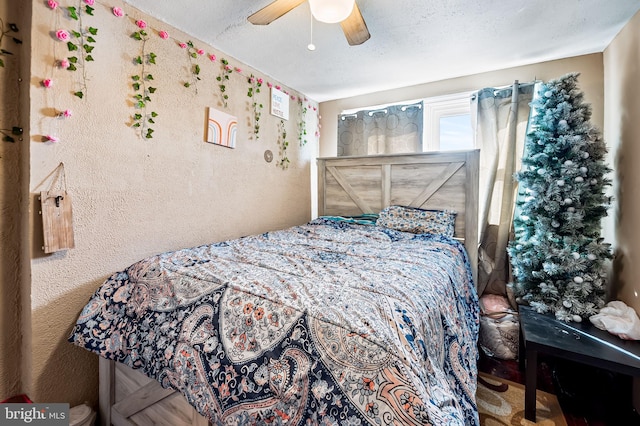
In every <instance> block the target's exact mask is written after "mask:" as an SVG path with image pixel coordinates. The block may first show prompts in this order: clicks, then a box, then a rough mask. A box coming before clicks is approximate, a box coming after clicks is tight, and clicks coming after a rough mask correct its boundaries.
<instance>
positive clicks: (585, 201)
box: [508, 74, 611, 322]
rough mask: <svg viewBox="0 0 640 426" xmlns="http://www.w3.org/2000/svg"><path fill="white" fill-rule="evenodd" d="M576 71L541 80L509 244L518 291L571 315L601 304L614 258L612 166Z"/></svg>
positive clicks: (559, 314)
mask: <svg viewBox="0 0 640 426" xmlns="http://www.w3.org/2000/svg"><path fill="white" fill-rule="evenodd" d="M578 75H579V74H568V75H566V76H563V77H561V78H560V79H558V80H553V81H550V82H548V83H546V84H542V85H541V89H540V90H539V92H538V96H537V97H536V98H535V99H534V100H533V102H532V105H531V106H532V111H534V113H533V115H532V117H531V121H530V128H529V132H528V134H527V138H526V140H525V149H524V156H523V160H522V169H521V171H520V172H518V173H517V174H516V179H517V180H518V182H519V191H518V192H519V196H518V201H517V203H516V215H515V217H514V230H515V239H514V241H512V242H511V243H510V244H509V248H508V252H509V255H510V261H511V265H512V269H513V276H514V283H512V285H513V289H514V294H515V295H516V297H517V298H518V299H519V300H520V301H522V302H524V303H527V304H529V305H530V306H531V307H532V308H534V309H535V310H536V311H538V312H540V313H545V312H553V313H554V314H555V316H556V318H558V319H560V320H563V321H576V322H579V321H581V320H582V319H583V318H588V317H590V316H591V315H593V314H596V313H597V312H598V311H599V309H600V308H601V307H602V306H603V305H604V303H605V300H604V299H605V286H606V277H607V263H608V261H609V259H611V250H610V247H609V245H608V244H606V243H604V242H603V239H602V238H601V224H600V222H601V219H602V218H603V217H604V216H606V214H607V208H608V206H609V204H610V203H611V200H610V198H609V197H608V196H607V195H606V194H605V190H606V187H607V186H609V185H611V181H610V179H609V178H608V177H607V173H609V172H610V171H611V169H610V168H609V167H608V166H607V164H606V163H605V155H606V152H607V149H606V146H605V144H604V141H603V140H602V137H601V134H600V132H599V131H598V130H597V129H596V128H595V127H593V126H592V125H591V124H590V121H589V120H590V117H591V107H590V105H589V104H586V103H585V102H584V101H583V97H584V96H583V93H582V92H581V91H580V90H579V89H578V87H577V80H578Z"/></svg>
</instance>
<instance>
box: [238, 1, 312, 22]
mask: <svg viewBox="0 0 640 426" xmlns="http://www.w3.org/2000/svg"><path fill="white" fill-rule="evenodd" d="M305 1H306V0H276V1H274V2H272V3H269V4H268V5H266V6H265V7H263V8H262V9H260V10H259V11H257V12H256V13H254V14H253V15H251V16H249V18H248V19H249V22H251V23H252V24H254V25H268V24H270V23H272V22H273V21H275V20H276V19H278V18H279V17H281V16H282V15H284V14H285V13H287V12H289V11H290V10H291V9H293V8H296V7H298V6H300V5H301V4H302V3H304V2H305Z"/></svg>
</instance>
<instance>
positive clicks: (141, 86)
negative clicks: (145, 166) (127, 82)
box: [131, 29, 158, 139]
mask: <svg viewBox="0 0 640 426" xmlns="http://www.w3.org/2000/svg"><path fill="white" fill-rule="evenodd" d="M131 38H133V39H134V40H138V41H141V42H142V46H141V49H140V50H141V51H140V55H138V56H136V57H135V58H134V60H133V62H134V63H135V64H136V65H140V73H138V74H134V75H132V76H131V81H132V83H131V87H132V88H133V90H134V92H135V94H134V95H133V101H134V102H133V104H134V108H135V109H136V110H139V112H136V113H134V114H133V116H132V124H131V127H133V128H134V129H136V130H138V131H139V132H140V133H139V134H140V136H141V137H143V138H145V139H151V138H153V132H154V129H153V128H152V127H151V124H155V120H154V118H156V117H157V116H158V113H157V112H155V111H152V110H151V109H150V108H149V103H150V102H151V96H150V95H152V94H154V93H155V92H156V90H157V88H155V87H153V86H151V84H150V82H151V81H153V75H152V74H151V73H148V72H147V69H146V66H148V65H155V64H156V58H157V57H158V56H157V55H156V54H155V53H153V52H149V53H146V51H145V48H146V43H147V41H148V40H149V35H148V34H147V32H146V31H145V30H144V29H140V30H139V31H136V32H134V33H133V34H131Z"/></svg>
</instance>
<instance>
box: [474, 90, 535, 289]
mask: <svg viewBox="0 0 640 426" xmlns="http://www.w3.org/2000/svg"><path fill="white" fill-rule="evenodd" d="M534 87H535V85H534V84H533V83H527V84H522V85H520V84H518V82H517V81H516V82H515V83H514V85H513V86H512V87H510V88H505V89H495V88H485V89H482V90H480V91H479V92H477V93H476V95H475V96H474V97H473V98H472V101H471V109H472V114H471V116H472V122H473V126H474V133H475V144H476V148H480V194H479V197H480V198H479V204H480V206H479V215H480V217H479V224H480V249H479V253H478V256H479V261H478V286H477V287H478V294H480V295H482V293H484V292H487V293H492V294H500V295H505V296H510V294H508V292H507V286H506V284H507V283H508V282H509V280H510V277H509V261H508V258H507V244H508V242H509V239H510V236H511V234H512V220H513V211H514V206H515V197H516V191H517V183H516V182H515V179H514V177H513V176H514V173H515V172H516V171H518V170H519V169H520V165H521V163H522V152H523V149H524V139H525V136H526V132H527V123H528V120H529V113H530V108H529V103H530V102H531V99H532V95H533V93H534ZM510 299H511V297H510ZM512 302H513V301H512Z"/></svg>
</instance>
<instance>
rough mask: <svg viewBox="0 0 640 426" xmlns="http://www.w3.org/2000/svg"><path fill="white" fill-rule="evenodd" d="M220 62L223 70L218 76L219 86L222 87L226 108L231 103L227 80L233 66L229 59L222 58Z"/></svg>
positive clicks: (221, 91) (221, 92)
mask: <svg viewBox="0 0 640 426" xmlns="http://www.w3.org/2000/svg"><path fill="white" fill-rule="evenodd" d="M220 63H221V64H222V71H221V72H220V75H218V76H217V77H216V80H218V88H219V89H220V95H221V96H222V104H223V105H224V107H225V108H227V106H228V105H229V94H228V93H227V82H228V81H229V78H230V76H231V73H232V72H233V68H232V67H231V65H229V61H227V60H226V59H224V58H222V59H220Z"/></svg>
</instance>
